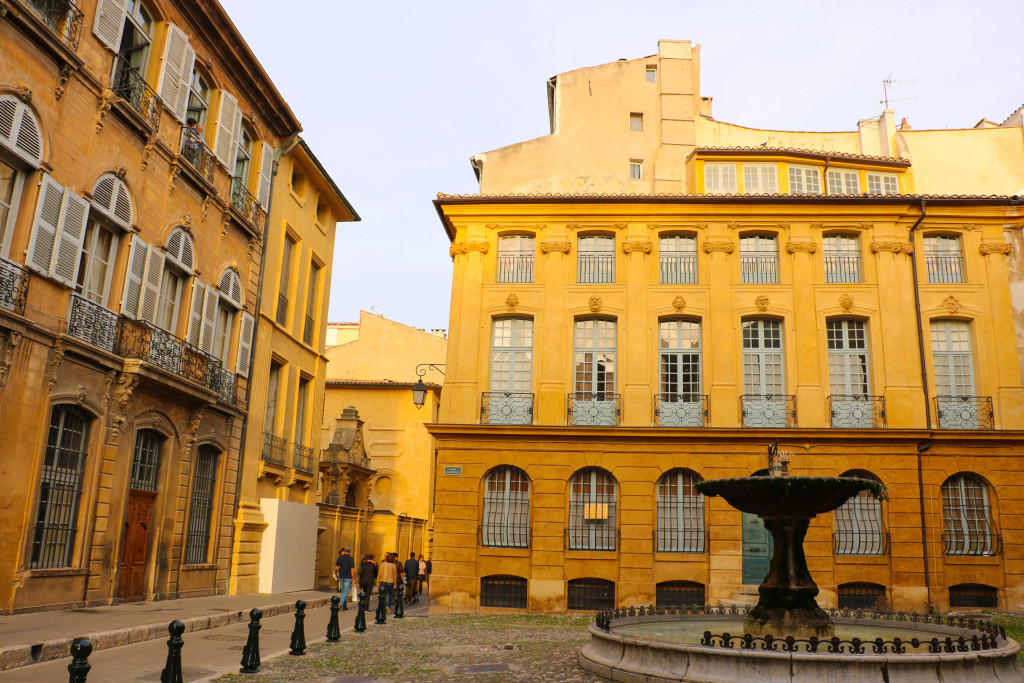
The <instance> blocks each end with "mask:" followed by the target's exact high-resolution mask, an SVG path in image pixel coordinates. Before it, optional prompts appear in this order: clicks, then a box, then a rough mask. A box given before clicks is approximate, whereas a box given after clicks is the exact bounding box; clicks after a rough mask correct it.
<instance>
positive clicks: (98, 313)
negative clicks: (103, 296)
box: [67, 294, 121, 353]
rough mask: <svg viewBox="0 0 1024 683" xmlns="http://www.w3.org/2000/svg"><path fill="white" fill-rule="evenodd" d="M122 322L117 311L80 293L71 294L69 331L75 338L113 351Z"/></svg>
mask: <svg viewBox="0 0 1024 683" xmlns="http://www.w3.org/2000/svg"><path fill="white" fill-rule="evenodd" d="M120 324H121V316H119V315H118V314H117V313H114V312H113V311H111V310H108V309H106V308H104V307H103V306H100V305H99V304H97V303H93V302H92V301H89V300H88V299H86V298H85V297H83V296H81V295H79V294H72V295H71V311H70V312H69V313H68V330H67V333H68V334H69V335H70V336H72V337H74V338H75V339H81V340H82V341H84V342H88V343H89V344H92V345H93V346H95V347H96V348H99V349H103V350H104V351H109V352H111V353H113V352H114V347H115V346H116V344H117V338H118V331H119V326H120Z"/></svg>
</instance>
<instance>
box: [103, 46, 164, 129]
mask: <svg viewBox="0 0 1024 683" xmlns="http://www.w3.org/2000/svg"><path fill="white" fill-rule="evenodd" d="M111 89H112V90H113V91H114V94H116V95H117V96H118V97H120V98H121V99H123V100H124V101H125V102H127V103H128V105H129V106H131V108H132V109H134V110H135V111H137V112H138V113H139V114H140V115H141V116H142V118H143V119H145V120H146V123H148V124H149V126H150V128H152V129H153V130H157V129H158V128H159V127H160V98H159V97H158V96H157V94H156V91H155V90H153V89H152V88H151V87H149V84H147V83H146V79H145V78H144V77H143V75H142V74H141V73H139V71H138V69H136V68H135V67H134V66H132V65H131V63H129V62H128V60H127V59H125V58H124V57H123V56H122V55H120V54H118V55H115V56H114V84H113V86H112V87H111Z"/></svg>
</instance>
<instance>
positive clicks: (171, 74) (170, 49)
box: [157, 22, 191, 122]
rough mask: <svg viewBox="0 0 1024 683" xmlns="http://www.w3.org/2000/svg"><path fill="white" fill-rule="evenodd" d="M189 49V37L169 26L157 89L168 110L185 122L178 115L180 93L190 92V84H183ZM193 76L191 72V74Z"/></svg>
mask: <svg viewBox="0 0 1024 683" xmlns="http://www.w3.org/2000/svg"><path fill="white" fill-rule="evenodd" d="M186 47H188V36H187V35H185V32H184V31H182V30H181V29H180V28H178V27H177V26H175V25H174V24H172V23H170V22H168V24H167V40H166V42H165V43H164V56H163V59H162V60H161V64H160V80H158V81H157V83H159V84H160V86H159V88H158V89H157V90H158V92H159V93H160V99H161V100H163V101H164V104H165V105H167V108H168V109H170V110H171V111H173V112H174V116H175V117H176V118H177V119H178V120H179V121H182V122H184V117H183V116H180V115H179V114H178V108H177V106H176V105H177V102H178V93H180V92H181V90H182V88H184V89H185V90H186V91H187V90H188V82H184V83H182V80H181V70H182V66H183V64H184V62H185V48H186ZM189 75H191V72H190V74H189Z"/></svg>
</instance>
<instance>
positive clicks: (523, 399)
mask: <svg viewBox="0 0 1024 683" xmlns="http://www.w3.org/2000/svg"><path fill="white" fill-rule="evenodd" d="M480 423H481V424H492V425H495V424H498V425H528V424H532V423H533V394H531V393H528V392H517V391H485V392H483V394H481V399H480Z"/></svg>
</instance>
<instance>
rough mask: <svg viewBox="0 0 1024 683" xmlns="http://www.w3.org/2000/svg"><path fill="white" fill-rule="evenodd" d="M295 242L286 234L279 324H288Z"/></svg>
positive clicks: (279, 299) (278, 310)
mask: <svg viewBox="0 0 1024 683" xmlns="http://www.w3.org/2000/svg"><path fill="white" fill-rule="evenodd" d="M294 247H295V242H294V241H292V238H291V237H289V236H288V235H285V236H284V246H283V248H282V251H281V280H280V284H279V286H278V288H277V317H276V320H277V324H278V325H288V292H289V287H290V286H291V266H292V251H293V250H294Z"/></svg>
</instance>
